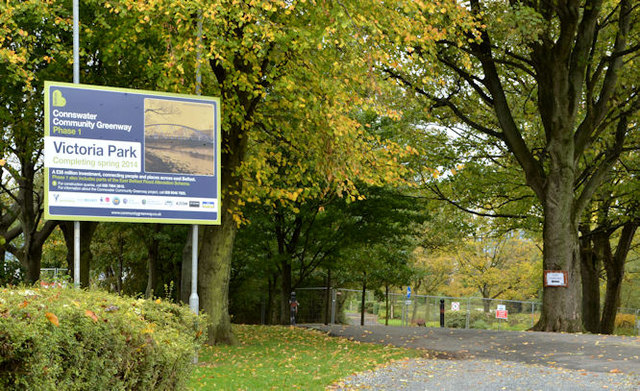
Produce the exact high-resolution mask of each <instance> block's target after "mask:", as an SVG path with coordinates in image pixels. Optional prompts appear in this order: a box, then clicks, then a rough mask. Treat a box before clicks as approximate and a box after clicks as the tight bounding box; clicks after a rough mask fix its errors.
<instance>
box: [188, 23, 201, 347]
mask: <svg viewBox="0 0 640 391" xmlns="http://www.w3.org/2000/svg"><path fill="white" fill-rule="evenodd" d="M201 41H202V14H199V15H198V37H197V43H196V45H198V47H197V48H196V95H200V94H201V91H200V90H201V85H202V74H201V73H200V57H201V56H202V54H201V52H200V44H201ZM199 306H200V298H199V297H198V225H197V224H193V225H192V226H191V295H189V307H190V308H191V311H193V313H194V314H196V315H197V314H198V309H199ZM196 359H197V358H196Z"/></svg>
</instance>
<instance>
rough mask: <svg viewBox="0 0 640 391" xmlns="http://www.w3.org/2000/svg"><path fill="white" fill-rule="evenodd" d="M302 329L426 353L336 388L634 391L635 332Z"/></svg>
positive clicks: (638, 372) (639, 348) (639, 342)
mask: <svg viewBox="0 0 640 391" xmlns="http://www.w3.org/2000/svg"><path fill="white" fill-rule="evenodd" d="M305 327H309V328H314V329H317V330H320V331H323V332H327V333H329V334H330V335H333V336H339V337H345V338H349V339H353V340H356V341H361V342H372V343H377V344H385V345H386V344H390V345H394V346H401V347H408V348H417V349H423V350H425V351H426V352H425V355H426V357H427V358H426V359H418V360H406V361H404V362H398V363H395V364H392V365H390V366H386V367H383V368H380V369H378V370H375V371H369V372H366V373H363V374H358V375H355V376H354V377H352V378H350V379H346V380H345V382H344V385H345V387H344V388H341V386H340V385H338V386H337V387H335V388H336V389H354V388H355V389H360V388H366V389H380V390H386V389H388V390H392V389H409V390H432V389H433V390H464V389H465V388H466V390H469V391H470V390H494V389H495V390H500V389H505V390H591V389H593V390H600V389H611V390H640V337H623V336H610V335H592V334H562V333H541V332H526V331H525V332H517V331H493V330H473V329H470V330H465V329H449V328H424V327H385V326H377V325H375V326H345V325H307V326H305ZM433 358H435V359H437V360H433ZM438 359H439V360H438ZM474 385H475V386H474Z"/></svg>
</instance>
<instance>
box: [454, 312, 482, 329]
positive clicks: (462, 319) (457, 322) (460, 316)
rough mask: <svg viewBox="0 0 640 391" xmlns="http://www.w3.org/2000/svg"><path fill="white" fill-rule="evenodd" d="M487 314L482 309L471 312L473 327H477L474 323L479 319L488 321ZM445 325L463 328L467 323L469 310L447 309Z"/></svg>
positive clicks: (470, 321)
mask: <svg viewBox="0 0 640 391" xmlns="http://www.w3.org/2000/svg"><path fill="white" fill-rule="evenodd" d="M486 318H487V315H485V313H484V312H480V311H471V312H469V325H470V327H471V328H475V327H473V326H472V325H473V324H475V323H476V322H477V321H479V320H482V321H485V322H486ZM444 321H445V326H447V327H452V328H459V329H463V328H465V326H466V325H467V312H466V311H446V312H445V316H444Z"/></svg>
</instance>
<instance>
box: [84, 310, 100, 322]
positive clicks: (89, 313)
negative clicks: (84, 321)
mask: <svg viewBox="0 0 640 391" xmlns="http://www.w3.org/2000/svg"><path fill="white" fill-rule="evenodd" d="M84 315H85V316H86V317H89V318H91V319H92V320H93V322H94V323H95V322H97V321H98V317H97V316H96V314H95V312H93V311H91V310H85V311H84Z"/></svg>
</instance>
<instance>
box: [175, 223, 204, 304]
mask: <svg viewBox="0 0 640 391" xmlns="http://www.w3.org/2000/svg"><path fill="white" fill-rule="evenodd" d="M198 232H201V230H199V231H198ZM192 245H193V231H190V232H189V234H188V235H187V241H186V243H185V244H184V247H183V248H182V267H181V269H180V301H181V302H183V303H184V304H189V296H190V295H191V264H192V263H193V260H192V252H191V249H192Z"/></svg>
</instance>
